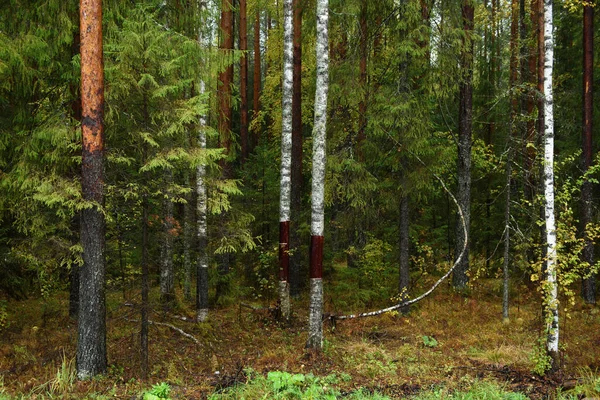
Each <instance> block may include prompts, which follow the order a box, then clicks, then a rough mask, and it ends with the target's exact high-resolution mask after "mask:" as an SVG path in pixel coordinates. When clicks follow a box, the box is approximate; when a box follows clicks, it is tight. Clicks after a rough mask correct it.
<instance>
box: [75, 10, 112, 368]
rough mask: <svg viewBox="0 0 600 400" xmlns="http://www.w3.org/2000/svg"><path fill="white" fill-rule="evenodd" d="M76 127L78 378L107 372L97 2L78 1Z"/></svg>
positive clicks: (101, 74)
mask: <svg viewBox="0 0 600 400" xmlns="http://www.w3.org/2000/svg"><path fill="white" fill-rule="evenodd" d="M80 32H81V111H82V119H81V130H82V159H81V163H82V174H81V188H82V193H83V198H84V200H86V201H88V202H93V203H94V204H95V206H94V207H90V208H86V209H84V210H83V211H82V212H81V245H82V247H83V252H82V256H83V266H82V267H81V270H80V289H79V293H80V298H79V318H78V341H77V377H78V378H79V379H88V378H91V377H93V376H95V375H97V374H101V373H103V372H105V371H106V367H107V361H106V306H105V296H104V276H105V262H104V234H105V222H104V216H103V213H102V211H101V210H100V209H99V208H100V207H101V206H102V204H103V202H104V191H103V189H104V177H103V157H104V155H103V152H104V68H103V59H102V1H101V0H82V1H81V2H80Z"/></svg>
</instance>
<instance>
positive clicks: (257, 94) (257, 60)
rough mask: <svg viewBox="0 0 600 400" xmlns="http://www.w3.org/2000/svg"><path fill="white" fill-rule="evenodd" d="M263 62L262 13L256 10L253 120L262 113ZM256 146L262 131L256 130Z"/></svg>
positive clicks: (256, 128)
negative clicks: (261, 56)
mask: <svg viewBox="0 0 600 400" xmlns="http://www.w3.org/2000/svg"><path fill="white" fill-rule="evenodd" d="M260 67H261V60H260V11H259V10H256V17H255V19H254V78H253V81H254V82H253V96H252V103H253V106H254V112H253V114H252V118H253V119H256V118H258V113H259V112H260V87H261V84H260V83H261V76H262V75H261V68H260ZM254 132H255V133H254V135H255V137H254V145H257V144H258V142H259V140H260V129H258V127H255V128H254Z"/></svg>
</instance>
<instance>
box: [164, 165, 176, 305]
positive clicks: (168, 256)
mask: <svg viewBox="0 0 600 400" xmlns="http://www.w3.org/2000/svg"><path fill="white" fill-rule="evenodd" d="M172 183H173V171H171V170H167V171H166V172H165V184H166V185H167V187H168V188H169V189H168V190H167V193H166V194H165V199H164V200H163V223H162V230H163V231H162V241H161V247H160V300H161V303H162V305H163V306H164V307H165V308H169V307H171V306H172V303H173V301H174V300H175V273H174V271H173V229H174V224H173V221H174V219H173V200H171V193H170V186H171V185H172Z"/></svg>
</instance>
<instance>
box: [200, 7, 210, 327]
mask: <svg viewBox="0 0 600 400" xmlns="http://www.w3.org/2000/svg"><path fill="white" fill-rule="evenodd" d="M200 4H201V7H202V4H203V3H200ZM211 32H212V25H211ZM209 36H212V34H211V35H209ZM206 42H207V41H205V40H204V38H203V36H202V28H200V29H199V30H198V43H200V45H201V46H203V47H205V45H206V44H207V43H206ZM208 43H210V37H209V40H208ZM205 92H206V86H205V83H204V80H202V79H200V81H199V93H200V95H203V94H204V93H205ZM199 122H200V129H199V130H198V146H199V147H200V148H201V149H206V132H205V130H204V129H205V127H206V117H205V116H204V115H201V116H200V121H199ZM196 194H197V196H198V199H197V203H196V218H197V221H196V222H197V228H196V229H197V235H198V260H197V266H196V268H197V269H196V275H197V277H196V279H197V282H196V321H198V322H204V321H206V319H207V318H208V254H207V252H206V248H207V244H208V223H207V200H208V198H207V192H206V166H205V165H203V164H200V165H198V167H196Z"/></svg>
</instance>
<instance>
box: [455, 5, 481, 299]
mask: <svg viewBox="0 0 600 400" xmlns="http://www.w3.org/2000/svg"><path fill="white" fill-rule="evenodd" d="M474 14H475V9H474V6H473V2H472V1H471V0H463V4H462V21H463V30H464V37H463V42H462V50H461V78H460V82H459V91H460V94H459V96H460V99H459V102H460V103H459V112H458V202H459V204H460V208H461V209H462V210H463V213H464V218H465V222H466V224H467V231H468V230H469V229H470V225H471V146H472V124H473V40H472V38H471V34H472V32H473V24H474ZM467 235H468V232H467ZM465 240H467V238H466V237H465V234H464V231H463V229H462V225H461V222H460V221H457V223H456V247H455V252H454V254H455V255H456V256H458V254H460V252H461V249H462V248H463V244H464V243H465ZM468 269H469V244H468V243H467V251H466V252H465V254H464V257H463V258H462V260H461V262H460V263H459V264H458V265H457V266H456V269H455V270H454V274H453V276H452V284H453V285H454V287H455V288H457V289H464V288H465V287H466V285H467V282H468V281H469V278H468V276H467V270H468Z"/></svg>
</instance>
